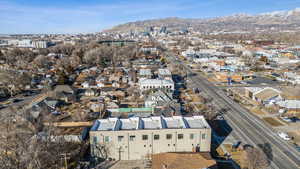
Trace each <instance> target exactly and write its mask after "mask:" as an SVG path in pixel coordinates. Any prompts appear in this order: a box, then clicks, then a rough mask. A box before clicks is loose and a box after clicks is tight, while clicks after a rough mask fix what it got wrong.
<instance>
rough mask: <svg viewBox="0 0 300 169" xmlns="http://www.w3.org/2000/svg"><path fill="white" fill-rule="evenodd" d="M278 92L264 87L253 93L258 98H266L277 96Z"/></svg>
mask: <svg viewBox="0 0 300 169" xmlns="http://www.w3.org/2000/svg"><path fill="white" fill-rule="evenodd" d="M279 94H280V93H278V92H276V91H275V90H272V89H265V90H263V91H261V92H259V93H258V94H256V95H255V97H256V98H259V99H260V100H263V101H265V100H268V99H271V98H272V97H276V96H278V95H279Z"/></svg>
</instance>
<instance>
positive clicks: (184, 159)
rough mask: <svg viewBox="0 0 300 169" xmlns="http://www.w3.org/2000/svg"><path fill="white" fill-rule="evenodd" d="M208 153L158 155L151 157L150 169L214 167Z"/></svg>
mask: <svg viewBox="0 0 300 169" xmlns="http://www.w3.org/2000/svg"><path fill="white" fill-rule="evenodd" d="M216 164H217V163H216V161H215V160H213V159H212V157H211V156H210V154H209V153H194V152H190V153H160V154H154V155H152V169H187V168H188V169H200V168H209V167H216Z"/></svg>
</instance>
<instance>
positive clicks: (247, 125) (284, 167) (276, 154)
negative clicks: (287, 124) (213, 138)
mask: <svg viewBox="0 0 300 169" xmlns="http://www.w3.org/2000/svg"><path fill="white" fill-rule="evenodd" d="M168 59H169V61H170V62H171V63H176V64H180V65H182V67H183V68H184V69H185V71H186V72H187V73H188V74H193V73H195V72H193V71H192V70H191V69H190V68H189V67H188V66H187V65H186V64H185V63H183V62H182V61H180V60H178V59H176V57H175V56H170V55H169V57H168ZM190 80H191V81H192V82H193V83H194V85H195V86H197V87H198V88H199V89H200V90H201V91H203V92H205V93H206V95H209V96H210V97H211V98H213V103H214V104H215V105H216V106H217V107H219V108H226V109H228V112H227V113H226V115H225V116H224V118H225V120H226V121H227V123H228V124H229V125H230V127H231V128H232V133H233V135H234V137H236V138H237V139H239V140H241V141H242V142H244V143H246V144H251V145H254V146H257V145H259V144H269V145H270V146H271V150H272V152H271V153H272V159H271V165H270V168H274V169H299V168H300V153H299V152H297V151H296V149H295V148H294V147H293V146H292V145H291V144H289V143H288V142H285V141H283V140H281V139H280V138H279V137H278V136H277V134H276V131H273V130H272V129H271V128H270V127H269V126H267V125H266V124H265V123H264V122H263V121H262V120H261V119H259V118H258V117H256V116H254V115H252V114H251V113H250V112H249V111H248V110H247V109H245V108H244V107H242V106H241V105H239V104H238V103H236V102H234V101H233V100H232V99H231V98H229V97H228V96H227V95H226V94H225V93H224V92H223V91H222V90H221V89H219V88H218V87H216V86H215V85H214V84H212V83H211V82H209V81H208V80H207V79H206V78H205V77H203V76H202V75H201V74H199V73H197V75H196V76H193V77H192V78H190Z"/></svg>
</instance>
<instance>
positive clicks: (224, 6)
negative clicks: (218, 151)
mask: <svg viewBox="0 0 300 169" xmlns="http://www.w3.org/2000/svg"><path fill="white" fill-rule="evenodd" d="M298 6H300V0H278V1H276V2H273V1H271V0H261V1H259V0H254V1H251V2H248V1H237V0H228V1H225V0H209V1H201V2H198V1H196V0H188V1H184V0H173V1H170V0H167V1H158V0H151V1H143V2H141V1H138V0H129V1H120V0H111V1H108V0H103V1H101V2H99V1H96V0H87V1H84V2H78V1H72V0H60V1H59V0H52V1H39V0H3V1H2V2H0V26H1V27H0V34H51V33H53V34H65V33H67V34H74V33H94V32H100V31H101V30H104V29H108V28H111V27H113V26H116V25H119V24H123V23H127V22H134V21H139V20H147V19H160V18H167V17H179V18H213V17H221V16H228V15H233V14H237V13H247V14H250V15H255V14H259V13H265V12H272V11H281V10H292V9H295V8H296V7H298Z"/></svg>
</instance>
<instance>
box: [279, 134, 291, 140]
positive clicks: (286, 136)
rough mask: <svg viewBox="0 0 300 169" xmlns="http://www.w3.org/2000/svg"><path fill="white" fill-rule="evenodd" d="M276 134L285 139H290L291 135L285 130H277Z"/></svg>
mask: <svg viewBox="0 0 300 169" xmlns="http://www.w3.org/2000/svg"><path fill="white" fill-rule="evenodd" d="M277 134H278V136H279V137H281V138H282V139H283V140H285V141H289V140H291V137H290V136H289V135H288V134H287V133H285V132H278V133H277Z"/></svg>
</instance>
